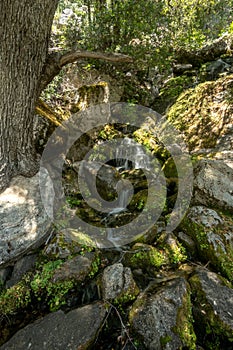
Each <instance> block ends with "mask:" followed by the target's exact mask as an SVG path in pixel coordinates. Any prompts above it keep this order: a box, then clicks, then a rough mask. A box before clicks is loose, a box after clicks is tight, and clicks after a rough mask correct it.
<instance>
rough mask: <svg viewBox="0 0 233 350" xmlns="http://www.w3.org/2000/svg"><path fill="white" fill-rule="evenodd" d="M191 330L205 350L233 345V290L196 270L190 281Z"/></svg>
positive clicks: (213, 276)
mask: <svg viewBox="0 0 233 350" xmlns="http://www.w3.org/2000/svg"><path fill="white" fill-rule="evenodd" d="M190 284H191V289H192V299H193V304H194V317H195V327H196V330H197V332H198V334H199V341H200V342H201V343H202V344H203V345H204V348H205V349H207V350H214V349H216V350H222V349H231V348H232V345H233V321H232V320H233V319H232V315H233V290H232V288H231V287H232V286H231V285H230V283H229V282H227V281H226V280H224V279H223V278H222V277H220V276H219V275H217V274H215V273H213V272H210V271H208V270H206V269H201V268H198V269H197V271H196V274H195V275H193V276H192V277H191V279H190Z"/></svg>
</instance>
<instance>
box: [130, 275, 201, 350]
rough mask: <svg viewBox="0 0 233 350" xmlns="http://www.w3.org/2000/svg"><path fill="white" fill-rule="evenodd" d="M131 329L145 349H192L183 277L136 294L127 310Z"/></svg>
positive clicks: (189, 307)
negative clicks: (130, 307)
mask: <svg viewBox="0 0 233 350" xmlns="http://www.w3.org/2000/svg"><path fill="white" fill-rule="evenodd" d="M129 320H130V324H131V327H132V328H133V330H134V331H135V332H136V333H137V334H138V335H139V336H140V337H141V338H142V340H143V343H144V345H145V346H146V349H149V350H150V349H151V350H154V349H158V350H163V349H166V350H173V349H181V348H188V349H190V350H195V349H196V345H195V343H196V336H195V334H194V331H193V324H192V322H193V319H192V310H191V301H190V288H189V285H188V283H187V282H186V280H185V279H184V278H174V279H173V280H171V281H169V282H167V283H165V285H163V286H161V287H160V288H158V285H156V286H154V288H153V284H152V285H151V287H149V288H148V289H147V291H145V292H143V293H142V294H140V295H139V297H138V298H137V300H136V302H135V303H134V304H133V306H132V309H131V311H130V315H129Z"/></svg>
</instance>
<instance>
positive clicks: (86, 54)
mask: <svg viewBox="0 0 233 350" xmlns="http://www.w3.org/2000/svg"><path fill="white" fill-rule="evenodd" d="M83 58H91V59H98V60H104V61H109V62H115V63H116V62H129V63H130V62H133V59H132V58H131V57H130V56H127V55H123V54H119V53H103V52H95V51H82V50H78V51H74V52H68V53H66V54H63V55H62V54H60V53H51V54H49V55H48V58H47V60H46V63H45V65H44V69H43V72H42V76H41V80H40V85H39V94H40V93H41V92H42V91H43V90H44V89H45V88H46V86H47V85H48V84H49V83H50V82H51V81H52V80H53V78H54V77H55V76H56V75H58V74H59V72H60V70H61V69H62V67H64V66H65V65H67V64H69V63H74V62H76V61H77V60H78V59H83Z"/></svg>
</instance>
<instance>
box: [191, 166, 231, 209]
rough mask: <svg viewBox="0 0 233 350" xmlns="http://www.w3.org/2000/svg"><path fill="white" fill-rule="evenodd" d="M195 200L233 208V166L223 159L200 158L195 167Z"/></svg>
mask: <svg viewBox="0 0 233 350" xmlns="http://www.w3.org/2000/svg"><path fill="white" fill-rule="evenodd" d="M194 175H195V177H194V202H195V204H198V205H205V206H210V207H216V208H220V209H226V210H231V211H232V210H233V168H232V167H230V166H228V165H227V164H226V163H225V162H224V161H223V160H200V161H199V162H198V163H197V165H196V166H195V169H194Z"/></svg>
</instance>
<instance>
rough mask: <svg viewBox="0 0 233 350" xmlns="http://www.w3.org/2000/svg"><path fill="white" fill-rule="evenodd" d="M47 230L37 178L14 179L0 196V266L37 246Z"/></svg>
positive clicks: (49, 224)
mask: <svg viewBox="0 0 233 350" xmlns="http://www.w3.org/2000/svg"><path fill="white" fill-rule="evenodd" d="M50 226H51V221H50V219H49V218H48V216H47V214H46V212H45V210H44V206H43V203H42V200H41V196H40V187H39V175H38V174H37V175H35V176H33V177H31V178H25V177H23V176H17V177H15V178H13V179H12V181H11V184H10V186H9V187H8V188H7V189H6V190H5V191H4V192H2V193H1V194H0V231H1V236H0V266H1V265H6V264H9V263H11V262H12V261H15V260H16V259H17V258H19V257H20V256H22V255H24V254H25V253H26V252H28V251H30V250H31V249H32V248H35V247H38V246H40V245H41V243H43V242H44V241H45V239H46V237H47V235H48V233H49V228H50Z"/></svg>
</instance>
